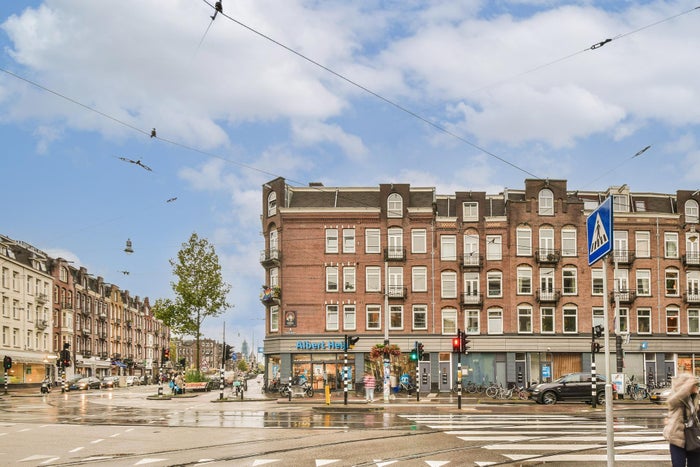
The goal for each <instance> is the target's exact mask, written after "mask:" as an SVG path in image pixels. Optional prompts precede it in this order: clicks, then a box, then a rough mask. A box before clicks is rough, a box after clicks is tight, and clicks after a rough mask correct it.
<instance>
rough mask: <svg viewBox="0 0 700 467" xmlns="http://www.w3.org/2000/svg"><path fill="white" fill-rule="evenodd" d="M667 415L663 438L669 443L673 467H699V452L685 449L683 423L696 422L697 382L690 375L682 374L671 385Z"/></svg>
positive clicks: (697, 404)
mask: <svg viewBox="0 0 700 467" xmlns="http://www.w3.org/2000/svg"><path fill="white" fill-rule="evenodd" d="M666 404H667V405H668V415H667V417H666V421H665V422H666V426H665V427H664V431H663V435H664V438H665V439H666V440H667V441H668V442H669V445H670V451H671V465H672V466H673V467H700V452H693V451H687V450H686V449H685V432H684V428H685V421H686V420H697V418H695V417H696V415H697V412H698V406H699V405H700V398H698V381H697V380H696V379H695V377H694V376H693V375H692V374H690V373H682V374H680V375H678V376H677V377H675V378H674V379H673V381H672V383H671V395H670V396H669V397H668V399H667V401H666Z"/></svg>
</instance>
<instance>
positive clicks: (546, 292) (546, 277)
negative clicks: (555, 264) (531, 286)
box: [540, 268, 555, 300]
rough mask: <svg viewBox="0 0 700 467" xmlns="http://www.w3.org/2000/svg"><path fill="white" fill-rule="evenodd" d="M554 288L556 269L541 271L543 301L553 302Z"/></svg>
mask: <svg viewBox="0 0 700 467" xmlns="http://www.w3.org/2000/svg"><path fill="white" fill-rule="evenodd" d="M554 292H555V288H554V269H552V268H541V269H540V297H541V298H542V299H547V300H551V299H552V298H554V295H555V293H554Z"/></svg>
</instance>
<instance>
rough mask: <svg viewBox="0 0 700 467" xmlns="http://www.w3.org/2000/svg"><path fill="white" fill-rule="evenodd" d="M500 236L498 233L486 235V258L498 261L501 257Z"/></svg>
mask: <svg viewBox="0 0 700 467" xmlns="http://www.w3.org/2000/svg"><path fill="white" fill-rule="evenodd" d="M502 242H503V240H502V237H501V236H500V235H487V236H486V260H487V261H500V260H501V259H503V252H502Z"/></svg>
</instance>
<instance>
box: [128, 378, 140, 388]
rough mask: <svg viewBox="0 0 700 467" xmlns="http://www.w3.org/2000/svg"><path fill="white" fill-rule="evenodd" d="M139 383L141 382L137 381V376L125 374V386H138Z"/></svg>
mask: <svg viewBox="0 0 700 467" xmlns="http://www.w3.org/2000/svg"><path fill="white" fill-rule="evenodd" d="M139 384H141V381H139V377H138V376H127V377H126V386H127V387H129V386H138V385H139Z"/></svg>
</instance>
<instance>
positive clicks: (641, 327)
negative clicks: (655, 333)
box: [637, 308, 651, 334]
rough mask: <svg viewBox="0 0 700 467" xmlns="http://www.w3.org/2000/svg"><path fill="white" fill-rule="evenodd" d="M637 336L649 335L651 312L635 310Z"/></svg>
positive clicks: (642, 309) (647, 309)
mask: <svg viewBox="0 0 700 467" xmlns="http://www.w3.org/2000/svg"><path fill="white" fill-rule="evenodd" d="M637 334H651V310H650V309H649V308H638V309H637Z"/></svg>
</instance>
